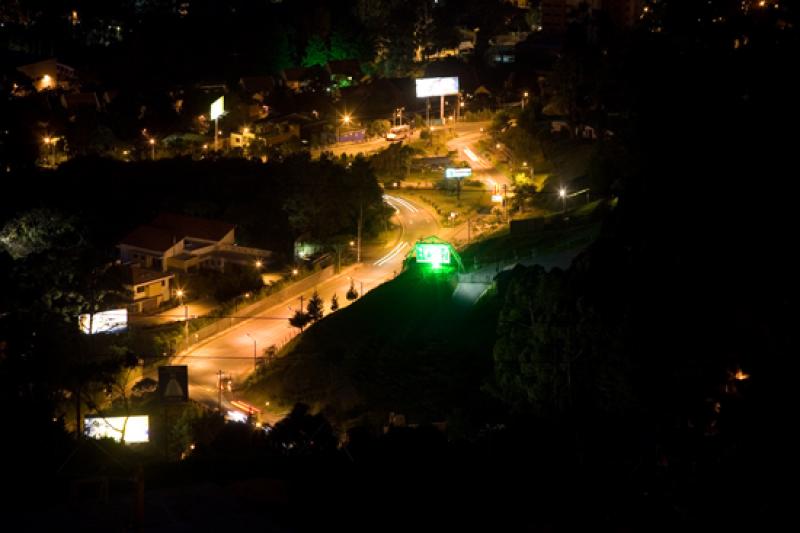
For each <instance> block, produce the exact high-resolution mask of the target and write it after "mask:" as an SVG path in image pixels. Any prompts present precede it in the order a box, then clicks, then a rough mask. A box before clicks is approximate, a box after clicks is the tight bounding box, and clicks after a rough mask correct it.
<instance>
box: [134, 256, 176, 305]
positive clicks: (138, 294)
mask: <svg viewBox="0 0 800 533" xmlns="http://www.w3.org/2000/svg"><path fill="white" fill-rule="evenodd" d="M174 279H175V275H174V274H170V273H165V272H158V271H156V270H149V269H146V268H141V267H139V266H133V265H129V266H128V268H127V270H126V272H125V279H124V281H123V286H124V287H125V288H126V289H127V290H128V292H129V294H130V295H131V297H132V300H133V304H132V305H130V306H129V307H130V308H129V311H130V312H135V313H142V312H146V311H152V310H154V309H156V308H158V306H160V305H161V304H162V303H164V302H166V301H167V300H169V299H170V298H171V297H172V283H173V280H174Z"/></svg>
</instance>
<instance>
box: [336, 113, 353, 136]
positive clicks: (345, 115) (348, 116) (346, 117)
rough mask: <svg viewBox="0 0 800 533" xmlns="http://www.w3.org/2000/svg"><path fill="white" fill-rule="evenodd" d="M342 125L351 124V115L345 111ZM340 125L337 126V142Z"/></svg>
mask: <svg viewBox="0 0 800 533" xmlns="http://www.w3.org/2000/svg"><path fill="white" fill-rule="evenodd" d="M342 125H344V126H349V125H350V115H349V114H347V113H345V114H344V116H343V117H342ZM339 135H340V134H339V126H338V125H337V126H336V142H337V143H338V142H339Z"/></svg>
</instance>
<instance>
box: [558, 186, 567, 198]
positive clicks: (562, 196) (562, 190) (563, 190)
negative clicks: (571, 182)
mask: <svg viewBox="0 0 800 533" xmlns="http://www.w3.org/2000/svg"><path fill="white" fill-rule="evenodd" d="M558 195H559V196H560V197H561V198H564V197H565V196H566V195H567V190H566V189H564V188H561V189H559V190H558Z"/></svg>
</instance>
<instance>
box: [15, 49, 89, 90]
mask: <svg viewBox="0 0 800 533" xmlns="http://www.w3.org/2000/svg"><path fill="white" fill-rule="evenodd" d="M17 70H18V71H20V72H22V73H23V74H25V75H26V76H28V77H29V78H30V79H31V81H32V82H33V87H34V89H36V90H37V91H45V90H49V89H56V88H59V89H65V90H69V89H70V88H71V87H72V85H73V84H74V83H75V82H76V76H75V69H74V68H72V67H70V66H67V65H64V64H63V63H59V62H58V60H57V59H56V58H54V57H51V58H50V59H45V60H43V61H37V62H36V63H29V64H27V65H22V66H21V67H17Z"/></svg>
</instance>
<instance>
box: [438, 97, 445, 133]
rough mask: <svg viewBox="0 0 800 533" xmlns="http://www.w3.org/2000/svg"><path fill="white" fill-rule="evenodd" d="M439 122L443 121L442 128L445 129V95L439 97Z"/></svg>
mask: <svg viewBox="0 0 800 533" xmlns="http://www.w3.org/2000/svg"><path fill="white" fill-rule="evenodd" d="M439 120H441V121H442V126H443V127H444V125H445V122H444V95H443V94H442V95H440V96H439Z"/></svg>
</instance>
